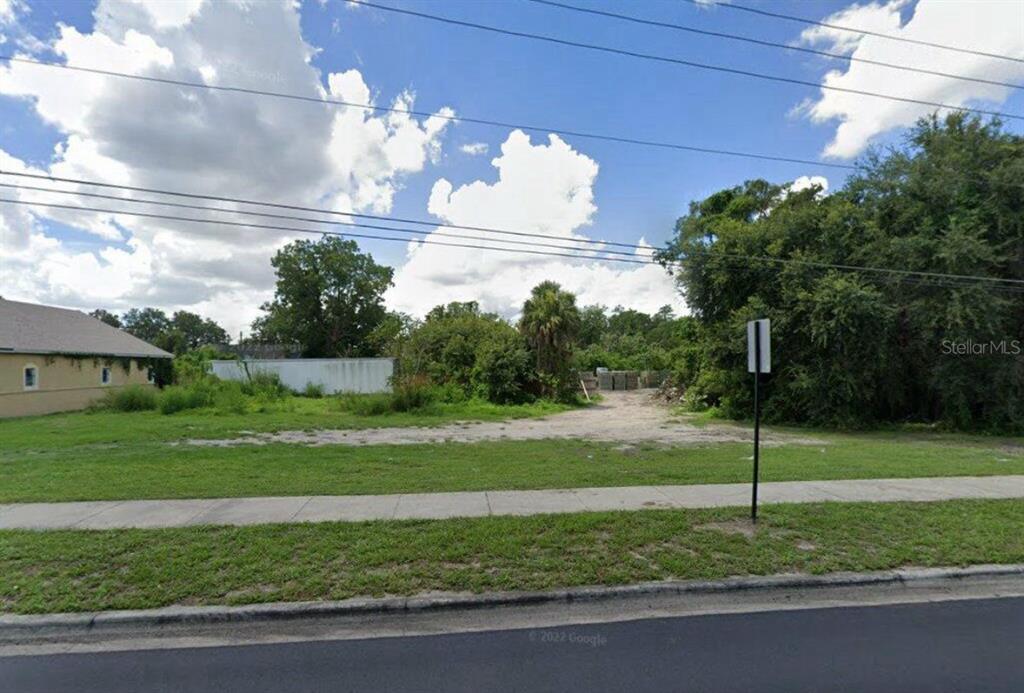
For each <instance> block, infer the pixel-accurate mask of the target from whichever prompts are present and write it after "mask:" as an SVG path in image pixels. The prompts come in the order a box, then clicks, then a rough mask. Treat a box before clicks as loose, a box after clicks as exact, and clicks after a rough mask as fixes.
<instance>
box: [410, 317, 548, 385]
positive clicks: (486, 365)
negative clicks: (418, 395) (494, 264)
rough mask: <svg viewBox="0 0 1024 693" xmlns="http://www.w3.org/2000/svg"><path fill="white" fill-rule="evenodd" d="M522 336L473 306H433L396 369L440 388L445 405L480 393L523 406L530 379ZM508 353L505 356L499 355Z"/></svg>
mask: <svg viewBox="0 0 1024 693" xmlns="http://www.w3.org/2000/svg"><path fill="white" fill-rule="evenodd" d="M523 346H524V345H523V342H522V338H521V337H519V335H518V334H517V333H516V331H515V329H514V328H513V327H512V326H511V325H509V324H508V323H507V322H505V321H504V320H502V319H501V318H500V317H498V316H497V315H495V314H494V313H482V312H480V307H479V305H478V304H477V303H476V302H474V301H470V302H465V303H460V302H454V303H449V304H447V305H441V306H436V307H435V308H433V309H432V310H431V311H430V312H429V313H428V314H427V316H426V318H425V319H424V321H423V322H422V323H420V324H418V325H416V326H415V327H414V328H413V329H412V330H411V332H410V333H409V336H408V338H407V339H406V340H405V343H404V344H403V346H402V350H401V357H400V360H399V370H400V372H401V373H402V374H404V375H405V376H413V375H419V376H424V377H426V378H428V379H429V381H430V382H431V383H433V384H434V385H435V386H438V387H440V388H443V390H444V392H443V393H442V397H443V400H444V401H448V402H451V401H458V400H459V399H466V398H470V397H472V396H473V395H475V394H480V395H482V396H484V397H486V398H487V399H488V400H490V401H492V402H497V403H507V402H522V401H526V399H528V397H527V391H528V389H529V387H530V383H531V382H532V381H533V380H534V378H533V374H532V371H531V368H530V366H529V365H527V367H526V368H523V367H522V366H521V363H520V362H521V361H522V356H523V353H522V352H523V351H524V350H523ZM502 349H508V350H509V352H508V353H498V352H499V351H500V350H502Z"/></svg>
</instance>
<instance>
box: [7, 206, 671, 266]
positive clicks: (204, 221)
mask: <svg viewBox="0 0 1024 693" xmlns="http://www.w3.org/2000/svg"><path fill="white" fill-rule="evenodd" d="M0 202H2V203H6V204H15V205H25V206H29V207H46V208H51V209H66V210H74V211H79V212H95V213H98V214H113V215H126V216H132V217H142V218H145V219H164V220H167V221H182V222H187V223H194V224H213V225H217V226H235V227H243V228H253V229H266V230H270V231H288V232H292V233H310V234H315V235H318V236H325V235H326V236H341V237H343V238H365V239H369V240H377V241H398V242H400V243H410V242H415V243H424V244H426V245H441V246H447V247H452V248H470V249H474V250H500V251H504V252H508V253H526V254H528V255H543V256H547V257H567V258H572V259H574V260H601V261H608V262H627V263H630V264H635V265H660V264H661V263H659V262H656V261H654V260H641V259H632V258H623V257H602V256H600V255H579V254H574V253H556V252H551V251H547V250H525V249H519V248H500V247H495V246H485V245H470V244H466V243H449V242H447V241H431V240H428V239H425V238H399V237H395V236H378V235H372V234H364V233H348V232H344V231H326V230H317V229H301V228H298V227H293V226H275V225H271V224H257V223H255V222H238V221H222V220H219V219H200V218H198V217H182V216H178V215H172V214H152V213H148V212H129V211H124V210H117V209H103V208H100V207H85V206H82V205H65V204H58V203H54V202H36V201H32V200H11V199H8V198H0ZM421 233H422V232H421ZM495 242H498V243H504V242H506V241H502V240H500V239H495ZM586 252H601V251H599V250H592V251H586Z"/></svg>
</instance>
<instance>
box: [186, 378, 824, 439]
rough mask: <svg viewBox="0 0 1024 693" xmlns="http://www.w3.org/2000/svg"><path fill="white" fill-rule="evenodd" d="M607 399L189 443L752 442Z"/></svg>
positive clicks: (728, 428)
mask: <svg viewBox="0 0 1024 693" xmlns="http://www.w3.org/2000/svg"><path fill="white" fill-rule="evenodd" d="M602 394H603V400H602V401H601V402H599V403H597V404H595V405H594V406H591V407H587V408H585V409H575V410H572V411H568V412H564V413H562V414H553V415H551V416H547V417H544V418H541V419H514V420H511V421H499V422H487V423H472V422H464V423H454V424H448V425H445V426H438V427H435V428H425V427H423V428H421V427H409V428H370V429H365V430H358V431H353V430H320V431H281V432H279V433H259V434H254V435H250V436H243V437H241V438H234V439H230V440H190V441H188V442H189V443H190V444H192V445H206V446H229V445H265V444H267V443H296V444H299V445H413V444H417V443H449V442H454V443H473V442H479V441H486V440H539V439H542V438H585V439H587V440H598V441H605V442H622V443H642V442H653V443H661V444H665V445H685V444H694V443H722V442H748V441H749V440H750V438H751V432H750V431H749V430H747V429H744V428H741V427H739V426H734V425H729V424H707V425H702V426H695V425H693V424H690V423H686V422H685V421H683V420H682V419H680V418H678V417H672V416H671V415H670V411H669V409H668V407H667V406H665V405H664V404H663V403H661V402H658V401H657V400H655V398H654V397H653V391H652V390H633V391H628V392H606V393H602ZM765 442H766V443H767V444H769V445H770V444H773V443H774V444H781V443H795V444H808V445H822V444H824V443H823V441H820V440H812V439H809V438H798V437H796V436H788V435H770V436H766V439H765Z"/></svg>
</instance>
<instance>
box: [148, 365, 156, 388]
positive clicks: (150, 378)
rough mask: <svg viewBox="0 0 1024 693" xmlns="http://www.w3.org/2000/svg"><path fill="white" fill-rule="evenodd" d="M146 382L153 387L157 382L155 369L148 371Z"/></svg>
mask: <svg viewBox="0 0 1024 693" xmlns="http://www.w3.org/2000/svg"><path fill="white" fill-rule="evenodd" d="M146 381H147V382H148V383H149V384H150V385H152V384H153V383H155V382H156V370H155V369H153V368H147V369H146Z"/></svg>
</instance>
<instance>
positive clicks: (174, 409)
mask: <svg viewBox="0 0 1024 693" xmlns="http://www.w3.org/2000/svg"><path fill="white" fill-rule="evenodd" d="M214 391H215V388H214V386H213V385H212V384H211V383H209V382H207V381H200V382H197V383H193V384H192V385H188V386H183V385H172V386H171V387H168V388H164V391H163V392H161V393H160V413H161V414H176V413H178V412H179V411H185V410H186V409H200V408H202V407H208V406H210V405H211V404H212V403H213V398H214Z"/></svg>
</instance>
